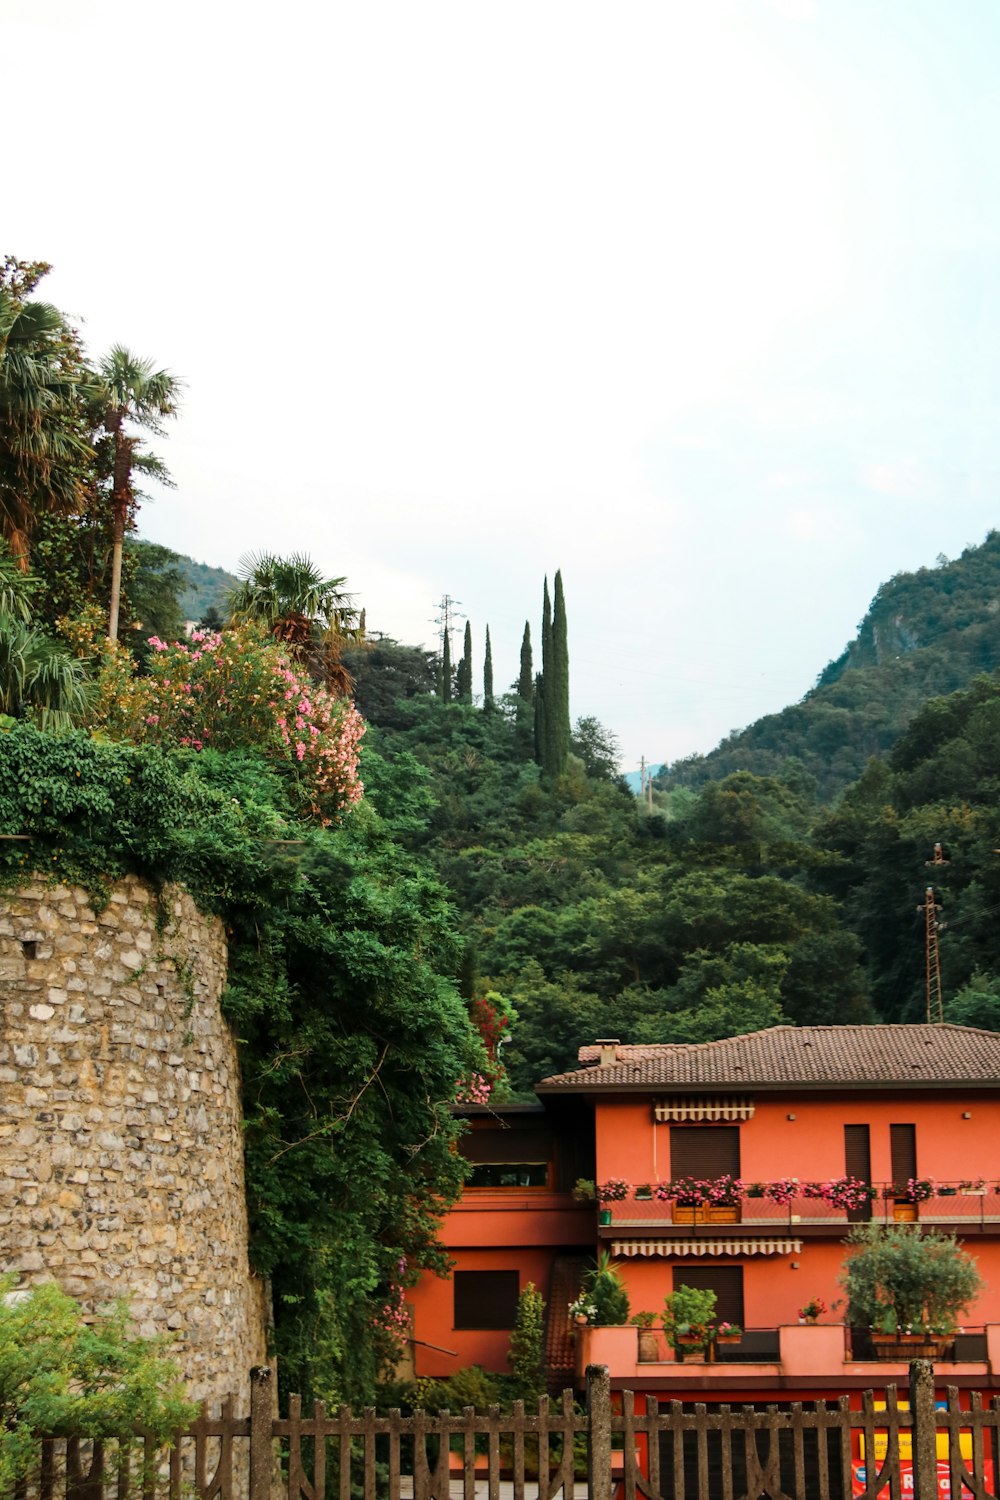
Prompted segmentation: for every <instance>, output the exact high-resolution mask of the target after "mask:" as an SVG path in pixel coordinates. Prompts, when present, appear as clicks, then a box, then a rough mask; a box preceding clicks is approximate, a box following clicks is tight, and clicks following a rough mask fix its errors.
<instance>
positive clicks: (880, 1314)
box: [840, 1224, 983, 1359]
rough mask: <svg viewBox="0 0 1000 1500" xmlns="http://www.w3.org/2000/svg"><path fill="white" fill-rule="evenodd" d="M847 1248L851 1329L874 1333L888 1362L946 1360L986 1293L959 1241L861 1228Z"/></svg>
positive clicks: (910, 1229)
mask: <svg viewBox="0 0 1000 1500" xmlns="http://www.w3.org/2000/svg"><path fill="white" fill-rule="evenodd" d="M845 1243H846V1244H847V1246H848V1249H849V1251H850V1254H849V1256H848V1259H847V1260H846V1261H845V1263H844V1268H843V1271H842V1273H841V1277H840V1280H841V1285H842V1286H843V1287H844V1289H845V1290H846V1292H847V1301H848V1321H849V1322H850V1323H851V1325H852V1326H854V1327H857V1326H862V1327H868V1328H870V1329H871V1331H872V1339H873V1342H874V1343H875V1344H876V1346H879V1345H881V1349H882V1357H884V1358H889V1359H900V1358H910V1357H913V1355H914V1354H915V1353H916V1354H920V1355H924V1354H926V1355H928V1356H933V1355H934V1354H940V1353H941V1351H942V1350H943V1348H944V1346H945V1345H946V1344H947V1343H948V1342H949V1340H950V1338H951V1337H952V1336H953V1335H954V1332H955V1329H956V1327H957V1325H958V1320H959V1315H960V1314H961V1313H962V1312H964V1310H965V1309H966V1307H967V1306H968V1305H969V1303H970V1302H974V1301H975V1299H976V1297H977V1296H978V1295H979V1292H980V1290H981V1289H982V1285H983V1282H982V1279H981V1277H980V1275H979V1272H978V1270H977V1269H976V1263H975V1261H974V1260H973V1259H972V1257H971V1256H970V1255H967V1254H966V1253H965V1251H964V1250H962V1249H961V1248H960V1246H959V1244H958V1241H957V1240H956V1239H955V1236H954V1235H948V1234H939V1233H936V1232H928V1233H922V1232H921V1230H920V1229H919V1228H918V1227H917V1226H916V1225H913V1226H910V1225H907V1224H886V1225H884V1226H883V1225H881V1224H864V1225H860V1224H859V1225H857V1226H856V1228H855V1229H854V1230H853V1232H852V1233H851V1235H850V1236H849V1238H848V1239H847V1241H846V1242H845ZM901 1351H905V1352H901Z"/></svg>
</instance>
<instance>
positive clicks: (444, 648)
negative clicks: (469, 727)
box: [434, 594, 465, 703]
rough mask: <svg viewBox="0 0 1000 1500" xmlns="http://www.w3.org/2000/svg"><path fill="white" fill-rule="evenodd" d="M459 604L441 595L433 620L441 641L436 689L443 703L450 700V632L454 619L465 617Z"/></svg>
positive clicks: (455, 600) (457, 600)
mask: <svg viewBox="0 0 1000 1500" xmlns="http://www.w3.org/2000/svg"><path fill="white" fill-rule="evenodd" d="M461 602H462V601H461V599H453V598H452V597H451V595H450V594H442V595H441V603H440V605H439V606H438V613H437V615H436V616H435V618H434V623H435V625H436V626H437V627H438V633H439V636H440V639H441V651H440V656H439V661H440V664H441V665H440V667H439V669H438V677H439V683H438V688H439V693H440V697H441V700H442V702H444V703H448V702H450V700H451V681H450V678H451V632H452V629H453V627H454V624H455V621H456V619H460V620H464V619H465V616H464V615H463V614H461V612H460V611H459V610H458V609H457V608H456V606H457V605H459V604H461Z"/></svg>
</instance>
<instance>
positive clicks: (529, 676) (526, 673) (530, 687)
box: [517, 620, 535, 703]
mask: <svg viewBox="0 0 1000 1500" xmlns="http://www.w3.org/2000/svg"><path fill="white" fill-rule="evenodd" d="M534 690H535V673H534V668H533V667H532V664H531V626H530V625H529V624H528V621H527V620H525V622H524V635H523V636H522V637H521V671H520V674H519V676H518V679H517V696H518V697H519V698H520V699H521V700H522V701H523V702H524V703H530V702H531V699H532V696H533V694H534Z"/></svg>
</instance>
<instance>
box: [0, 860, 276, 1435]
mask: <svg viewBox="0 0 1000 1500" xmlns="http://www.w3.org/2000/svg"><path fill="white" fill-rule="evenodd" d="M226 961H227V948H226V938H225V933H224V931H223V928H222V924H221V923H220V922H219V921H218V920H217V919H215V918H207V917H204V916H202V915H201V914H200V913H199V912H198V910H197V908H196V907H195V905H194V903H193V902H192V900H191V898H190V897H189V896H188V895H187V894H186V893H185V892H184V891H183V890H182V889H181V888H180V887H177V886H171V887H167V889H166V890H165V891H163V892H161V893H159V895H157V894H156V893H154V892H153V891H152V890H150V889H149V887H147V886H146V885H144V884H143V883H142V882H141V881H139V880H137V879H135V878H132V877H129V878H126V879H124V880H121V881H119V882H118V883H117V884H115V885H114V886H113V887H112V888H111V890H110V899H109V901H108V903H107V905H106V907H105V908H104V909H103V910H102V911H95V910H94V908H93V906H92V905H91V902H90V900H89V898H88V896H87V895H86V894H85V892H83V891H81V890H78V889H75V888H70V887H68V886H59V885H56V886H49V885H44V884H42V883H41V882H38V883H33V884H29V885H26V886H24V887H23V888H22V889H20V890H17V891H13V892H11V891H5V892H0V1265H2V1267H3V1269H4V1270H12V1271H16V1272H18V1273H19V1274H20V1284H21V1285H22V1286H24V1285H34V1284H37V1283H39V1282H43V1281H55V1282H58V1283H59V1285H60V1286H62V1288H63V1289H64V1291H66V1292H69V1293H70V1294H71V1295H72V1296H74V1297H76V1298H78V1299H79V1300H80V1301H81V1302H82V1304H83V1305H84V1308H85V1309H86V1310H87V1311H91V1312H92V1311H94V1310H96V1309H97V1308H99V1307H100V1306H101V1305H102V1304H105V1303H107V1302H108V1301H109V1300H110V1299H112V1298H115V1297H125V1298H127V1300H128V1302H129V1304H130V1306H131V1310H132V1314H133V1316H134V1318H135V1321H136V1324H137V1326H138V1329H139V1331H140V1332H141V1333H142V1334H144V1335H152V1334H162V1333H170V1334H172V1335H173V1336H174V1339H175V1341H176V1342H175V1350H174V1353H175V1357H176V1359H177V1361H178V1364H179V1365H180V1367H181V1369H182V1370H183V1372H184V1374H185V1377H186V1380H187V1384H188V1389H189V1393H190V1395H191V1396H192V1397H193V1398H195V1399H206V1400H209V1401H210V1402H215V1401H217V1400H218V1399H220V1398H221V1397H222V1396H224V1395H227V1394H229V1393H230V1392H232V1393H233V1394H234V1395H236V1397H237V1410H240V1409H244V1410H245V1409H246V1402H247V1400H248V1391H249V1385H248V1372H249V1369H250V1367H251V1365H254V1364H260V1363H262V1362H263V1361H264V1358H265V1329H264V1325H265V1318H264V1307H265V1299H264V1296H263V1293H262V1289H261V1287H260V1285H259V1283H257V1282H255V1281H254V1279H253V1278H252V1277H251V1275H250V1271H249V1266H248V1260H247V1214H246V1199H245V1196H244V1179H243V1148H242V1140H241V1130H240V1127H241V1118H242V1116H241V1109H240V1082H239V1067H238V1063H237V1056H236V1046H235V1043H234V1040H233V1037H232V1035H231V1033H230V1030H229V1027H228V1025H227V1023H226V1021H225V1020H224V1018H223V1016H222V1014H221V1012H220V1009H219V996H220V994H221V992H222V988H223V985H224V984H225V978H226Z"/></svg>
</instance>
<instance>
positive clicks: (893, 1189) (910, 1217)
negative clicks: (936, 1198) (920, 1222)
mask: <svg viewBox="0 0 1000 1500" xmlns="http://www.w3.org/2000/svg"><path fill="white" fill-rule="evenodd" d="M933 1193H934V1184H933V1182H932V1181H931V1180H930V1178H929V1177H909V1178H907V1180H906V1181H905V1182H891V1183H890V1184H889V1186H888V1187H887V1188H886V1189H885V1196H886V1198H891V1199H892V1217H893V1218H894V1219H895V1220H896V1221H897V1223H903V1224H912V1223H913V1221H914V1220H915V1219H916V1218H917V1217H918V1213H917V1204H918V1203H926V1201H927V1199H928V1198H930V1197H932V1196H933Z"/></svg>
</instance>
